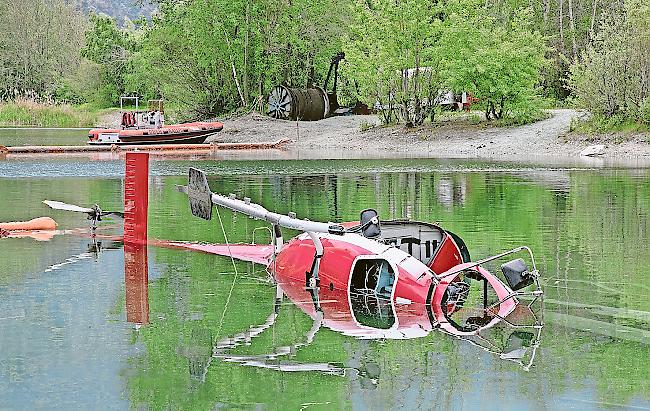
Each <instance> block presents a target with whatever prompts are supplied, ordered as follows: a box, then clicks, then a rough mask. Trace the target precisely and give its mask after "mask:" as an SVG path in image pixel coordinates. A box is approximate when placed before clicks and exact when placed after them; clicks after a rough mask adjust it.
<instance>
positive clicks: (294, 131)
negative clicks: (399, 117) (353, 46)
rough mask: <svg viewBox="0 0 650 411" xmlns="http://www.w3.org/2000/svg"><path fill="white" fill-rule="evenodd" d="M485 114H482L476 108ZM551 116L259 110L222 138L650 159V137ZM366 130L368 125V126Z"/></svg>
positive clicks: (299, 151) (371, 152)
mask: <svg viewBox="0 0 650 411" xmlns="http://www.w3.org/2000/svg"><path fill="white" fill-rule="evenodd" d="M477 114H478V113H477ZM549 114H550V117H549V118H548V119H546V120H542V121H538V122H536V123H533V124H529V125H525V126H515V127H494V126H487V125H486V124H485V123H479V124H477V125H473V124H470V122H469V121H467V119H464V118H463V117H462V116H460V117H459V116H452V117H447V118H445V119H443V120H441V121H437V122H436V123H434V124H425V125H424V126H422V127H418V128H415V129H406V128H405V127H404V126H403V125H396V126H389V127H382V126H379V125H378V124H379V120H378V118H377V117H376V116H342V117H330V118H327V119H324V120H321V121H313V122H306V121H300V122H296V121H285V120H275V119H272V118H269V117H267V116H264V115H260V114H255V113H254V114H248V115H245V116H242V117H238V118H233V119H229V120H224V129H223V131H222V132H221V133H219V134H217V135H216V136H214V137H213V138H212V141H218V142H257V141H276V140H280V139H289V140H291V142H290V143H289V144H287V146H286V149H287V150H288V151H289V152H292V153H293V154H294V157H296V158H387V157H390V158H397V157H403V158H413V157H435V158H481V159H486V160H488V159H489V160H521V161H525V159H530V158H535V159H536V160H537V161H542V162H547V163H551V164H552V163H553V162H554V160H555V159H558V158H564V159H566V158H573V159H577V158H582V159H584V160H586V161H598V160H599V159H600V160H601V161H602V160H606V159H618V160H624V161H639V160H640V161H642V162H645V161H646V160H647V161H649V162H650V144H649V141H650V136H648V135H647V134H645V135H644V134H640V135H632V136H626V137H625V138H621V137H620V136H617V135H601V136H597V137H593V136H579V135H574V134H573V133H571V134H569V128H570V125H571V120H572V119H573V118H576V117H580V116H582V115H584V113H581V112H579V111H576V110H570V109H556V110H551V111H550V112H549ZM364 130H365V131H364ZM593 144H604V145H605V152H604V154H603V155H602V156H599V157H598V158H587V157H581V156H580V152H581V151H582V150H583V149H584V148H586V147H588V146H590V145H593Z"/></svg>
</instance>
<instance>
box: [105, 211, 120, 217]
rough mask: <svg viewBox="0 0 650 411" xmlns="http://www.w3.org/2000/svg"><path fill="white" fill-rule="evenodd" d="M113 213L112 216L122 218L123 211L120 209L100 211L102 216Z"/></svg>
mask: <svg viewBox="0 0 650 411" xmlns="http://www.w3.org/2000/svg"><path fill="white" fill-rule="evenodd" d="M110 214H113V215H114V216H117V217H120V218H124V213H123V212H122V211H102V217H103V216H105V215H110Z"/></svg>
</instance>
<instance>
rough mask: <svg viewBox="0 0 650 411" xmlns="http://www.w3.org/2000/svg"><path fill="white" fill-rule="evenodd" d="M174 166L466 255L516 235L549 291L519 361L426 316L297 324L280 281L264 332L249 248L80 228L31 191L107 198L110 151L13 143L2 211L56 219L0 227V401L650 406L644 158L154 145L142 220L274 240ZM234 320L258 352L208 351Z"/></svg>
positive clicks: (83, 200) (266, 302) (167, 405)
mask: <svg viewBox="0 0 650 411" xmlns="http://www.w3.org/2000/svg"><path fill="white" fill-rule="evenodd" d="M189 166H195V167H198V168H201V169H203V170H205V171H206V172H207V174H208V175H209V182H210V185H211V187H212V189H213V190H214V191H218V192H221V193H226V194H227V193H235V194H237V195H238V196H239V197H240V198H241V197H244V196H246V197H250V198H251V199H252V201H254V202H258V203H260V204H262V205H264V206H265V207H266V208H268V209H269V210H272V211H276V212H279V213H287V212H291V211H293V212H296V213H297V215H298V217H301V218H305V217H307V218H310V219H312V220H319V221H335V222H341V221H353V220H357V219H358V217H359V212H360V211H361V210H363V209H365V208H375V209H376V210H377V211H378V212H379V216H380V218H384V219H396V218H410V219H412V220H421V221H428V222H438V223H440V224H441V225H442V226H443V227H445V228H447V229H449V230H451V231H454V232H455V233H457V234H458V235H460V236H461V237H462V238H463V239H464V240H465V242H466V243H467V245H468V248H469V251H470V253H471V255H472V259H473V260H476V259H479V258H482V257H486V256H490V255H493V254H496V253H498V252H500V251H503V250H506V249H510V248H513V247H514V246H518V245H528V246H530V247H531V248H532V249H533V251H534V252H535V256H536V258H537V261H538V266H539V268H540V271H541V275H542V284H543V288H544V291H545V293H546V299H545V309H544V320H545V326H544V328H543V330H542V335H541V340H540V347H539V349H538V352H537V356H536V358H535V361H534V363H533V366H532V367H531V369H530V370H529V371H525V370H523V369H522V367H520V366H518V365H517V364H515V363H513V362H511V361H507V360H504V359H502V358H500V357H499V356H498V355H495V354H493V353H489V352H486V351H484V350H482V349H480V348H478V347H475V346H473V345H470V344H468V343H467V342H466V341H462V340H457V339H455V338H453V337H451V336H449V335H446V334H443V333H439V332H435V331H434V332H433V333H431V334H429V335H427V336H425V337H422V338H417V339H411V340H362V339H356V338H352V337H348V336H344V335H342V334H340V333H338V332H336V331H333V330H330V329H327V328H324V327H321V328H320V329H318V330H317V331H316V332H315V334H313V335H312V338H311V339H309V338H307V336H309V335H311V332H312V331H313V329H312V328H313V326H314V321H313V320H312V318H311V317H309V316H308V315H307V314H305V313H304V312H303V311H302V310H301V308H300V307H298V306H296V305H295V304H292V303H291V301H290V300H288V299H285V300H284V302H283V303H282V304H281V305H280V306H279V309H278V310H277V317H276V318H275V321H274V322H273V324H272V325H270V326H268V327H267V328H264V329H263V330H261V331H259V330H260V327H259V326H260V325H263V324H265V323H266V322H267V321H268V319H269V316H271V315H272V314H273V313H274V312H275V309H276V307H275V304H274V303H275V297H276V290H275V286H274V285H273V283H272V281H271V279H270V278H269V276H268V274H267V273H266V271H265V270H264V267H262V266H259V265H255V264H251V263H242V262H237V263H236V265H235V267H233V263H232V262H231V260H230V259H229V258H225V257H219V256H213V255H207V254H201V253H196V252H190V251H183V250H174V249H165V248H158V247H152V246H149V247H148V249H146V250H139V254H138V253H135V254H134V252H133V250H128V249H127V250H125V248H124V246H123V245H122V243H121V242H120V241H119V236H120V235H121V232H122V229H121V221H120V220H117V219H116V220H106V221H103V222H102V223H101V225H100V229H99V230H98V231H97V233H98V235H97V238H95V239H93V238H92V237H91V236H90V233H89V230H88V229H87V227H88V224H89V223H88V222H87V221H86V220H85V219H84V217H83V216H80V215H75V214H69V213H65V212H55V211H52V210H49V209H48V208H46V207H45V206H44V205H43V204H41V201H42V200H44V199H50V200H60V201H65V202H69V203H74V204H80V205H84V206H88V205H92V204H94V203H98V204H100V205H101V206H102V208H104V209H121V207H122V193H123V190H124V180H123V176H122V175H123V169H124V163H123V161H120V160H113V161H102V162H96V161H91V160H87V159H57V160H52V161H44V160H38V159H31V160H21V161H18V160H11V161H0V195H1V198H2V202H0V221H10V220H23V219H29V218H33V217H36V216H41V215H49V216H52V217H53V218H55V219H56V220H57V221H58V222H59V229H60V231H59V232H57V233H55V234H54V235H52V236H51V238H47V237H46V238H43V237H41V238H31V237H25V238H3V239H0V261H1V262H2V263H1V264H0V409H3V410H4V409H10V410H22V409H48V410H49V409H153V410H158V409H188V410H207V409H270V410H274V409H282V410H284V409H324V410H329V409H499V410H504V409H513V410H514V409H516V410H521V409H530V410H537V409H617V408H631V409H650V371H649V370H650V368H649V367H648V365H647V364H648V360H649V359H650V348H649V343H650V299H649V298H648V296H649V295H650V283H649V281H648V280H649V279H650V276H649V274H648V272H649V271H650V252H648V249H649V246H650V240H649V238H648V223H647V221H648V216H649V213H650V170H646V169H600V170H592V169H579V168H571V167H568V168H543V167H522V166H509V165H507V164H489V163H480V162H468V161H463V162H460V161H439V160H381V161H380V160H363V161H343V160H339V161H316V160H314V161H221V162H217V161H153V160H152V163H151V178H150V183H149V185H150V194H149V205H150V207H149V236H150V237H151V238H157V239H165V240H187V241H204V242H213V243H224V242H225V238H224V232H225V234H226V236H227V240H228V241H229V242H246V243H251V242H253V241H255V242H256V243H264V242H268V241H269V233H268V231H266V230H264V229H260V228H259V227H265V224H263V223H261V222H259V221H254V220H251V219H249V218H247V217H245V216H242V215H236V214H233V213H230V212H228V211H225V210H220V216H221V217H222V221H223V227H224V229H223V230H222V228H221V226H220V224H219V222H218V220H216V219H215V220H212V221H210V222H206V221H203V220H199V219H196V218H194V217H192V216H191V214H190V211H189V206H188V202H187V198H186V196H184V195H182V194H180V193H178V192H177V191H176V190H175V188H174V186H175V184H185V183H186V177H185V175H186V173H187V168H188V167H189ZM289 235H290V233H288V232H287V233H285V236H287V237H288V236H289ZM125 260H126V261H125ZM134 261H135V262H136V263H137V264H135V263H134ZM134 266H136V267H139V269H140V274H142V271H143V270H144V272H146V274H147V275H146V277H139V278H138V277H137V276H135V277H134V274H133V273H131V272H130V271H129V268H132V267H134ZM125 267H126V270H125ZM143 267H144V268H143ZM488 268H490V269H492V270H496V269H498V266H489V267H488ZM235 269H236V270H235ZM258 331H259V332H258ZM236 335H240V336H242V335H243V337H242V338H241V341H240V343H239V344H234V347H233V348H232V349H231V351H230V352H232V353H233V354H236V355H240V356H244V357H246V356H248V357H250V358H255V359H256V360H255V361H252V360H251V361H249V362H241V361H240V362H231V361H225V360H223V359H222V358H217V357H215V356H213V349H214V344H215V342H216V341H224V340H227V339H228V338H229V337H232V336H236ZM281 347H292V349H290V350H285V351H283V350H282V349H281ZM260 358H261V359H262V360H263V361H261V360H259V359H260ZM283 370H285V371H283Z"/></svg>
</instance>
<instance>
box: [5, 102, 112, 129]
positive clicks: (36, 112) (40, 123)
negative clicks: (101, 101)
mask: <svg viewBox="0 0 650 411" xmlns="http://www.w3.org/2000/svg"><path fill="white" fill-rule="evenodd" d="M99 114H100V113H99V112H98V111H96V110H91V109H88V108H85V107H81V106H72V105H69V104H54V103H51V102H39V101H36V100H34V99H30V98H24V97H17V98H15V99H14V100H12V101H8V102H0V127H61V128H66V127H93V126H94V125H95V124H96V123H97V120H98V117H99Z"/></svg>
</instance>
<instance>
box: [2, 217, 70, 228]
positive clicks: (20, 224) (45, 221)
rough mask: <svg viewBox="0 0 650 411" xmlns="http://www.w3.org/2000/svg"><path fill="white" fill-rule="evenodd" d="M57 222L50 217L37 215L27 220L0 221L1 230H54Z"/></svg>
mask: <svg viewBox="0 0 650 411" xmlns="http://www.w3.org/2000/svg"><path fill="white" fill-rule="evenodd" d="M57 225H58V224H57V223H56V221H54V220H53V219H51V218H50V217H38V218H34V219H32V220H29V221H14V222H11V223H0V229H1V230H7V231H17V230H20V231H34V230H56V226H57Z"/></svg>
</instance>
